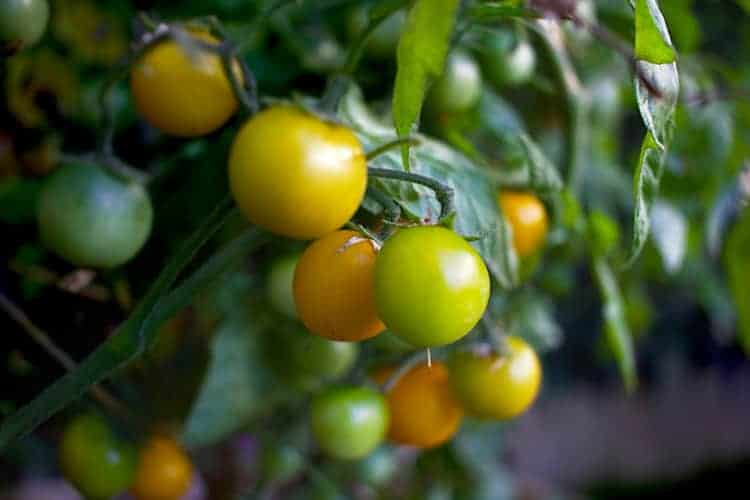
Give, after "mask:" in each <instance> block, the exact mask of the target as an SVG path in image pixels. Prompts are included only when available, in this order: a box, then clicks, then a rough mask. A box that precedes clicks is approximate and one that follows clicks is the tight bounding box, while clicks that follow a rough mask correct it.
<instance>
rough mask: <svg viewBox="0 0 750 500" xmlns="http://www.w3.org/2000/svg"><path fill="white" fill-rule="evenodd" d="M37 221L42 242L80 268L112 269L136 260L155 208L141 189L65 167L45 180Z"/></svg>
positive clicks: (97, 171)
mask: <svg viewBox="0 0 750 500" xmlns="http://www.w3.org/2000/svg"><path fill="white" fill-rule="evenodd" d="M37 220H38V223H39V232H40V235H41V239H42V242H44V244H45V245H46V246H47V247H49V248H50V249H51V250H53V251H54V252H55V253H56V254H58V255H59V256H60V257H62V258H63V259H65V260H67V261H69V262H70V263H72V264H75V265H77V266H84V267H97V268H111V267H116V266H119V265H121V264H124V263H125V262H127V261H129V260H130V259H132V258H133V257H134V256H135V255H136V254H137V253H138V251H139V250H140V249H141V247H143V245H144V244H145V243H146V240H147V239H148V236H149V234H150V233H151V224H152V221H153V209H152V207H151V200H150V199H149V196H148V194H147V193H146V190H145V189H144V188H143V186H141V185H140V184H136V183H125V182H122V181H120V180H119V179H115V178H114V177H113V176H111V175H110V174H108V173H107V172H105V171H104V170H102V169H101V168H98V167H95V166H92V165H84V164H81V165H65V166H63V167H60V168H59V169H57V170H56V171H55V172H54V173H52V175H50V176H49V178H48V179H47V180H46V181H45V183H44V185H43V187H42V189H41V192H40V194H39V203H38V207H37Z"/></svg>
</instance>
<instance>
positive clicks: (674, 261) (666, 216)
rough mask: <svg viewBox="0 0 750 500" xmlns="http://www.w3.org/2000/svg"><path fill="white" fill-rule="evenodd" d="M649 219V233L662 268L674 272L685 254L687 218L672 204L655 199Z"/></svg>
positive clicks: (680, 264)
mask: <svg viewBox="0 0 750 500" xmlns="http://www.w3.org/2000/svg"><path fill="white" fill-rule="evenodd" d="M651 221H652V224H651V234H652V236H653V240H654V245H656V249H657V250H659V255H661V260H662V262H663V263H664V269H665V270H666V271H667V272H668V273H670V274H674V273H675V272H677V271H679V269H680V267H682V262H683V261H684V260H685V255H686V254H687V232H688V222H687V219H686V218H685V216H684V215H683V214H682V213H681V212H680V211H679V210H677V208H676V207H674V206H673V205H671V204H669V203H667V202H666V201H657V202H656V203H654V206H653V209H652V213H651Z"/></svg>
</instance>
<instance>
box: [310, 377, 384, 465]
mask: <svg viewBox="0 0 750 500" xmlns="http://www.w3.org/2000/svg"><path fill="white" fill-rule="evenodd" d="M388 420H389V413H388V405H387V403H386V401H385V398H384V397H383V396H382V394H380V393H379V392H377V391H375V390H373V389H368V388H366V387H335V388H332V389H328V390H327V391H326V392H323V393H321V394H319V395H318V396H316V397H315V399H314V400H313V403H312V431H313V435H314V436H315V438H316V440H317V442H318V444H319V445H320V447H321V448H322V449H323V450H324V451H325V452H326V453H327V454H329V455H330V456H332V457H334V458H341V459H355V458H361V457H364V456H365V455H368V454H369V453H370V452H372V451H373V450H374V449H375V448H376V447H377V446H378V445H379V444H380V443H381V442H382V441H383V438H384V437H385V434H386V431H387V429H388Z"/></svg>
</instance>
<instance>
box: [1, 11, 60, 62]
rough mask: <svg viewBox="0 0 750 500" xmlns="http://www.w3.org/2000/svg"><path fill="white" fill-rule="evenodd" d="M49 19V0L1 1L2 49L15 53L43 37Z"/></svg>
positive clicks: (2, 50)
mask: <svg viewBox="0 0 750 500" xmlns="http://www.w3.org/2000/svg"><path fill="white" fill-rule="evenodd" d="M47 21H49V4H48V3H47V0H2V1H0V51H1V52H5V53H10V54H12V53H14V52H16V51H17V50H20V49H23V48H24V47H28V46H30V45H34V44H35V43H36V42H38V41H39V39H40V38H42V35H44V31H45V30H46V29H47Z"/></svg>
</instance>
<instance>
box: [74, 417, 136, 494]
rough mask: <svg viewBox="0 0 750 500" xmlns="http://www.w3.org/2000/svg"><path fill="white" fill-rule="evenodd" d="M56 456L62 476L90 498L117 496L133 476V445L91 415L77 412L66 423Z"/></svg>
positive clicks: (134, 459) (134, 463)
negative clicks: (118, 436) (119, 437)
mask: <svg viewBox="0 0 750 500" xmlns="http://www.w3.org/2000/svg"><path fill="white" fill-rule="evenodd" d="M59 458H60V467H61V469H62V471H63V474H64V475H65V477H66V478H67V479H68V480H69V481H70V482H71V483H72V484H73V485H74V486H75V487H76V488H77V489H78V490H79V491H80V492H81V493H83V494H84V495H85V496H86V497H90V498H110V497H112V496H114V495H117V494H118V493H121V492H123V491H125V490H126V489H127V488H128V487H129V486H130V484H131V482H132V481H133V478H134V476H135V469H136V462H137V455H136V452H135V448H134V447H132V446H130V445H129V444H127V443H125V442H123V441H120V440H119V439H118V438H117V437H116V436H115V435H114V433H113V432H112V430H111V429H110V428H109V427H108V426H107V424H106V423H105V422H104V421H103V420H102V419H101V418H100V417H97V416H95V415H88V414H84V415H79V416H78V417H76V418H74V419H73V420H72V421H71V422H70V423H69V424H68V425H67V427H66V428H65V431H64V432H63V436H62V440H61V441H60V446H59Z"/></svg>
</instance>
